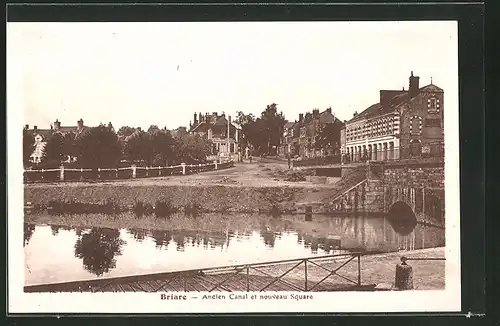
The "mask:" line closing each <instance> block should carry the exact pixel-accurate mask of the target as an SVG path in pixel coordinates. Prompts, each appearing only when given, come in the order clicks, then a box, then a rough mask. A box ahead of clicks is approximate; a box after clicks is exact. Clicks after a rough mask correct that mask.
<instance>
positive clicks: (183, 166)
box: [181, 163, 186, 175]
mask: <svg viewBox="0 0 500 326" xmlns="http://www.w3.org/2000/svg"><path fill="white" fill-rule="evenodd" d="M181 166H182V174H183V175H185V174H186V163H181Z"/></svg>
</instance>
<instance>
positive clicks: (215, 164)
mask: <svg viewBox="0 0 500 326" xmlns="http://www.w3.org/2000/svg"><path fill="white" fill-rule="evenodd" d="M215 169H216V170H217V160H215Z"/></svg>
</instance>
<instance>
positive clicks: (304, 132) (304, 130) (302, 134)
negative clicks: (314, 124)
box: [300, 127, 306, 138]
mask: <svg viewBox="0 0 500 326" xmlns="http://www.w3.org/2000/svg"><path fill="white" fill-rule="evenodd" d="M305 136H306V127H302V128H300V137H301V138H303V137H305Z"/></svg>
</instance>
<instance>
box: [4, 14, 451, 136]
mask: <svg viewBox="0 0 500 326" xmlns="http://www.w3.org/2000/svg"><path fill="white" fill-rule="evenodd" d="M411 71H413V73H414V75H417V76H420V86H421V87H422V86H425V85H427V84H430V82H431V77H432V82H433V84H435V85H437V86H439V87H441V88H443V89H444V91H445V111H446V109H449V110H450V109H456V110H458V41H457V24H456V22H250V23H243V22H239V23H238V22H232V23H229V22H224V23H199V22H198V23H8V25H7V108H8V110H9V111H10V110H15V111H16V112H20V111H22V113H23V117H24V118H23V121H24V124H29V125H30V126H33V125H37V126H38V128H50V124H51V123H53V122H54V121H55V120H56V119H58V120H59V121H61V125H63V126H75V125H76V122H77V121H78V120H79V119H80V118H81V119H83V120H84V122H85V125H88V126H95V125H98V124H99V123H105V124H107V123H108V122H112V124H113V126H115V127H118V128H119V127H120V126H124V125H128V126H132V127H142V128H145V129H147V128H148V127H149V126H150V125H158V126H159V127H160V128H163V127H165V126H166V127H167V128H168V129H174V128H177V127H179V126H189V122H190V121H191V120H192V119H193V113H194V112H202V113H205V112H215V111H218V112H219V113H222V112H225V113H226V114H230V115H231V116H233V117H234V116H235V115H236V112H237V111H243V112H245V113H253V114H254V115H260V112H262V110H263V109H265V107H266V105H268V104H271V103H277V104H278V109H279V110H280V111H282V112H283V113H284V115H285V117H286V118H287V119H288V120H290V121H293V120H297V119H298V116H299V113H305V112H309V111H312V109H314V108H318V109H320V110H321V111H323V110H325V109H326V108H328V107H331V108H332V112H333V113H334V114H335V115H336V116H337V117H338V118H340V119H341V120H349V119H350V118H352V116H353V113H354V112H355V111H357V112H361V111H363V110H364V109H365V108H367V107H368V106H370V105H371V104H374V103H377V102H378V101H379V90H380V89H396V90H399V89H402V88H403V87H404V88H405V89H408V77H409V76H410V72H411ZM447 99H448V100H447Z"/></svg>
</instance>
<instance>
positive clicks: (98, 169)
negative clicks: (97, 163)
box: [97, 168, 101, 179]
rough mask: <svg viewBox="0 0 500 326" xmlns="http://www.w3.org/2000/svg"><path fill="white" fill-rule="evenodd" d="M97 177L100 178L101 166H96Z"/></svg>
mask: <svg viewBox="0 0 500 326" xmlns="http://www.w3.org/2000/svg"><path fill="white" fill-rule="evenodd" d="M97 179H101V168H97Z"/></svg>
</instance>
